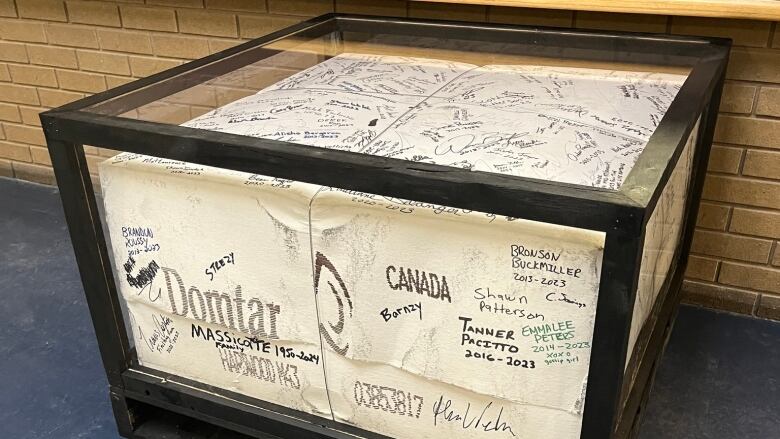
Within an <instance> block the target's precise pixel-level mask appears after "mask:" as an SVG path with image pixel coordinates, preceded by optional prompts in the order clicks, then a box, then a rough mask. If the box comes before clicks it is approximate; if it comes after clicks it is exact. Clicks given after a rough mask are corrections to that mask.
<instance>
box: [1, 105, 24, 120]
mask: <svg viewBox="0 0 780 439" xmlns="http://www.w3.org/2000/svg"><path fill="white" fill-rule="evenodd" d="M0 120H5V121H7V122H21V121H22V117H21V115H20V114H19V106H18V105H14V104H6V103H4V102H0Z"/></svg>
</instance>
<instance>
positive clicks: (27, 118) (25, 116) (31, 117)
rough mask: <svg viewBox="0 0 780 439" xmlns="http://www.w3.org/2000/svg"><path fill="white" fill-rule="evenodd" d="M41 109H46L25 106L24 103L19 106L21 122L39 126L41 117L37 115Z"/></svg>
mask: <svg viewBox="0 0 780 439" xmlns="http://www.w3.org/2000/svg"><path fill="white" fill-rule="evenodd" d="M41 111H46V109H45V108H40V107H25V106H24V105H20V106H19V113H20V114H21V115H22V123H23V124H25V125H32V126H36V127H39V126H41V118H40V116H39V115H40V113H41Z"/></svg>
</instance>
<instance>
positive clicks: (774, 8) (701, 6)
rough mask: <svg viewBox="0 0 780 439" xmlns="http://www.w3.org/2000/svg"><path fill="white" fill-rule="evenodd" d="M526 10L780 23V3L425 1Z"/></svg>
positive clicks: (765, 0)
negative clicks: (674, 16)
mask: <svg viewBox="0 0 780 439" xmlns="http://www.w3.org/2000/svg"><path fill="white" fill-rule="evenodd" d="M425 1H433V2H437V3H460V4H472V5H489V6H514V7H523V8H544V9H571V10H575V11H599V12H623V13H634V14H658V15H682V16H691V17H717V18H742V19H750V20H769V21H778V20H780V0H579V1H573V0H561V1H554V0H455V1H451V0H450V1H448V0H425Z"/></svg>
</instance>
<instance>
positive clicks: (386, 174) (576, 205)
mask: <svg viewBox="0 0 780 439" xmlns="http://www.w3.org/2000/svg"><path fill="white" fill-rule="evenodd" d="M41 120H42V121H43V123H44V125H45V127H46V129H47V130H48V132H49V133H50V136H54V137H55V138H57V139H70V140H71V141H75V139H79V140H78V141H80V142H83V143H85V144H88V145H93V146H100V147H106V148H112V149H120V150H122V151H129V152H135V153H140V154H146V155H152V156H156V157H161V158H168V159H173V160H182V161H187V162H191V163H197V164H201V165H206V166H215V167H221V168H226V169H233V170H237V171H243V172H249V173H257V174H263V175H270V176H274V177H280V178H287V179H291V180H297V181H303V182H306V183H313V184H320V185H326V186H334V187H339V188H342V189H349V190H356V191H361V192H368V193H373V194H378V195H383V196H388V197H397V198H403V199H411V200H415V201H422V202H428V203H435V204H441V205H445V206H451V207H457V208H462V209H468V210H475V211H479V212H486V213H493V214H496V215H506V216H509V217H514V218H523V219H529V220H533V221H545V222H550V223H555V224H560V225H565V226H572V227H579V228H586V229H592V230H601V231H607V230H612V229H613V228H615V227H616V226H617V224H616V221H617V222H619V223H620V224H621V228H625V229H626V230H629V231H630V230H634V229H638V228H639V227H640V226H641V223H642V214H641V213H642V209H641V208H640V207H639V206H638V205H636V204H635V203H634V202H633V201H631V200H630V199H628V198H627V197H625V196H623V195H622V194H620V193H618V192H615V191H608V190H594V189H593V188H589V187H582V186H577V185H571V184H566V183H557V182H545V181H542V180H535V179H529V178H523V177H515V176H509V175H501V174H495V173H489V172H480V171H469V170H465V169H459V168H453V167H449V166H441V165H433V164H427V163H413V162H409V161H406V160H401V159H393V158H385V157H378V156H369V155H365V154H359V153H353V152H347V151H338V150H329V149H324V148H317V147H311V146H306V145H298V144H294V143H287V142H279V141H274V140H268V139H260V138H254V137H247V136H241V135H236V134H227V133H221V132H215V131H207V130H200V129H196V128H188V127H180V126H174V125H167V124H160V123H155V122H147V121H138V120H133V119H126V118H119V117H113V116H103V115H97V114H92V113H85V112H68V113H59V114H57V115H56V116H55V115H53V114H47V113H43V114H42V115H41ZM161 145H165V147H161ZM575 212H581V213H584V212H588V215H580V214H573V213H575Z"/></svg>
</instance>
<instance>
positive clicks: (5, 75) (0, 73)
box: [0, 63, 11, 82]
mask: <svg viewBox="0 0 780 439" xmlns="http://www.w3.org/2000/svg"><path fill="white" fill-rule="evenodd" d="M0 81H3V82H10V81H11V71H10V70H8V64H6V63H0Z"/></svg>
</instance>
